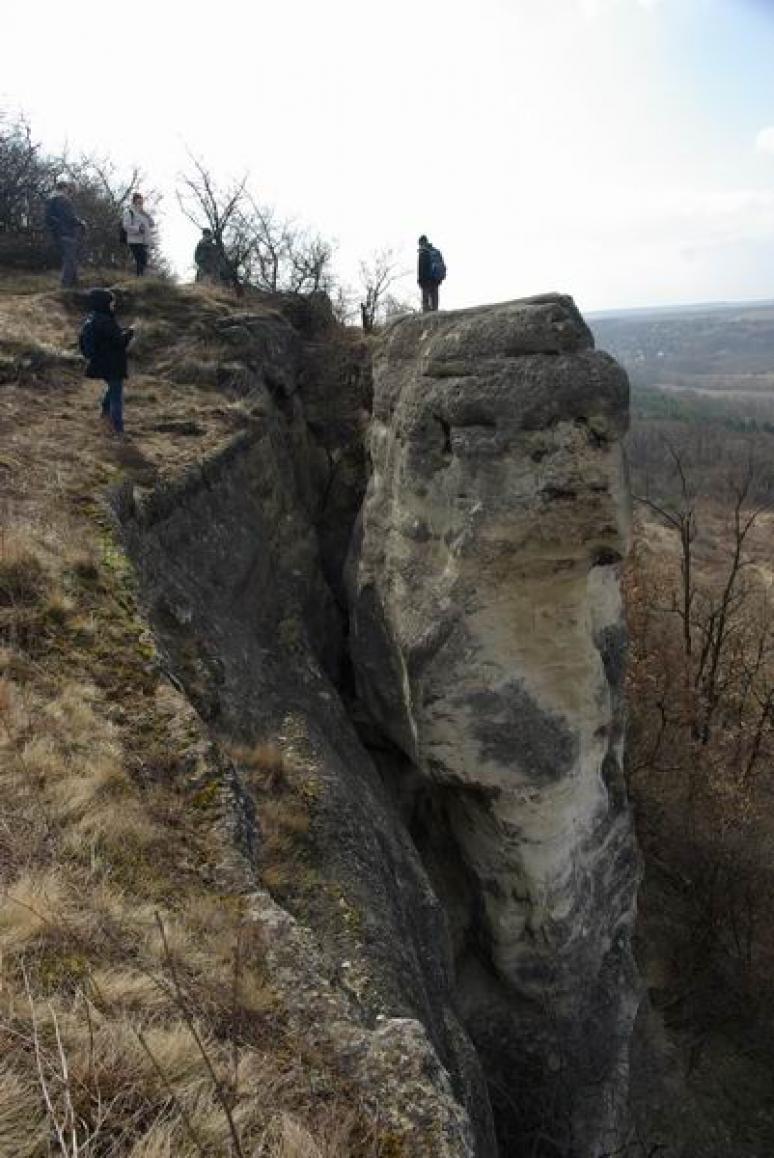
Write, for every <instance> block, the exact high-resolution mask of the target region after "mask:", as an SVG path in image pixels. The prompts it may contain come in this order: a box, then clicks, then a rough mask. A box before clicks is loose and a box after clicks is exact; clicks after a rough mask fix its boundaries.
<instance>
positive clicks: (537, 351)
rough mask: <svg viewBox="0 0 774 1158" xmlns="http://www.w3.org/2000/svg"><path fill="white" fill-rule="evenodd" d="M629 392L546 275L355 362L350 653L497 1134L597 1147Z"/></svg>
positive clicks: (625, 824)
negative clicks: (365, 440) (364, 393)
mask: <svg viewBox="0 0 774 1158" xmlns="http://www.w3.org/2000/svg"><path fill="white" fill-rule="evenodd" d="M627 406H628V383H627V379H626V375H625V373H624V372H623V370H622V369H621V368H620V367H619V366H618V365H617V364H616V363H615V362H614V361H613V359H612V358H610V357H609V356H608V355H606V354H604V353H600V352H597V351H595V350H594V349H593V339H592V336H591V334H590V332H589V330H588V328H587V327H586V325H585V323H584V322H583V320H582V318H581V317H580V315H579V313H578V311H577V310H576V308H575V306H574V304H573V303H572V301H571V299H569V298H566V297H560V296H558V295H550V296H545V297H540V298H532V299H527V300H524V301H517V302H512V303H508V304H504V305H500V306H492V307H486V308H481V309H474V310H467V311H463V312H459V313H444V314H436V315H423V316H413V317H407V318H403V319H401V320H399V321H398V322H396V323H395V324H393V326H392V327H391V328H390V330H389V331H388V333H387V334H386V336H385V338H384V341H383V343H382V346H381V348H380V351H379V353H378V354H377V357H376V361H375V366H374V415H373V422H372V427H371V433H370V451H371V457H372V474H371V478H370V482H369V487H368V492H367V496H366V500H365V504H364V508H363V512H362V526H361V528H360V540H359V542H358V543H357V544H356V545H355V548H354V550H353V555H352V559H351V564H350V584H351V588H352V590H351V599H352V616H351V622H352V638H351V652H352V659H353V663H354V668H355V673H356V679H357V685H358V691H359V695H360V698H361V700H362V702H363V704H364V705H365V707H366V709H367V713H368V715H369V717H370V721H371V724H372V725H376V726H377V728H378V731H379V732H380V733H381V736H382V741H381V746H382V748H384V749H385V750H386V749H389V747H390V745H392V746H394V749H393V751H392V754H390V752H389V751H385V752H384V754H383V757H382V760H381V764H382V769H383V775H384V776H385V778H386V779H387V782H388V783H389V782H390V780H391V779H392V783H393V787H394V789H395V792H396V796H397V798H398V799H399V800H400V801H401V803H402V805H403V808H404V812H405V814H406V818H407V822H408V824H409V827H410V830H411V831H412V833H413V835H414V837H415V840H416V841H417V843H418V845H419V847H420V851H421V852H422V853H423V856H424V859H425V863H426V865H427V867H428V870H429V872H430V875H431V878H432V879H433V882H434V886H435V888H436V891H437V892H438V894H439V896H440V898H441V900H442V902H443V903H444V905H445V908H446V911H447V914H448V916H449V919H450V922H451V927H452V933H453V939H454V949H455V956H456V976H457V1004H458V1008H459V1009H461V1011H462V1014H463V1020H464V1022H465V1024H466V1026H467V1029H468V1031H469V1032H470V1034H471V1036H472V1037H473V1040H474V1042H475V1044H476V1046H477V1047H478V1050H479V1053H480V1056H481V1057H482V1059H483V1061H484V1065H485V1068H486V1070H487V1073H488V1076H489V1079H490V1090H491V1092H492V1097H493V1102H494V1104H495V1108H496V1111H497V1116H498V1118H499V1123H500V1126H499V1132H500V1146H501V1153H504V1154H517V1153H527V1152H529V1153H539V1154H554V1153H556V1154H563V1155H567V1154H573V1155H578V1156H580V1158H591V1156H594V1155H598V1154H602V1153H604V1152H606V1151H607V1149H608V1147H610V1146H611V1144H614V1143H615V1139H616V1136H617V1132H618V1129H619V1125H620V1116H621V1110H622V1104H623V1100H624V1098H625V1089H626V1068H627V1048H628V1038H629V1033H630V1029H631V1024H632V1020H633V1017H634V1013H635V1010H636V1000H637V989H636V980H635V975H634V969H633V965H632V958H631V949H630V938H631V931H632V925H633V920H634V894H635V888H636V882H637V875H638V861H637V856H636V851H635V846H634V841H633V836H632V830H631V823H630V816H629V813H628V809H627V804H626V797H625V791H624V787H623V778H622V770H621V759H622V742H623V702H622V679H623V671H624V652H625V631H624V626H623V621H622V613H621V600H620V594H619V584H618V573H617V572H618V564H619V562H620V560H621V557H622V554H623V552H624V550H625V542H626V534H627V514H628V507H627V489H626V484H625V474H624V466H623V461H622V450H621V445H620V439H621V437H622V435H623V433H624V432H625V429H626V423H627V414H628V411H627ZM376 746H377V747H378V746H379V741H377V743H376ZM541 1138H542V1139H543V1140H542V1141H540V1139H541ZM527 1143H529V1145H530V1147H533V1146H534V1148H530V1149H529V1150H527V1149H523V1147H525V1146H526V1145H527Z"/></svg>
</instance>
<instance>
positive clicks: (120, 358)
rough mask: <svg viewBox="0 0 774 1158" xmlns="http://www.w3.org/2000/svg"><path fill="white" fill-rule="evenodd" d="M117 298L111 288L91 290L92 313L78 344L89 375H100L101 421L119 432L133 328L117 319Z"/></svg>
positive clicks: (121, 432)
mask: <svg viewBox="0 0 774 1158" xmlns="http://www.w3.org/2000/svg"><path fill="white" fill-rule="evenodd" d="M115 304H116V302H115V297H114V296H113V294H112V293H111V291H110V290H108V289H92V290H89V295H88V298H87V305H88V308H89V314H88V316H87V318H86V320H85V322H84V323H83V325H82V327H81V332H80V335H79V337H78V345H79V346H80V350H81V353H82V354H83V356H84V358H86V359H87V364H86V377H87V378H101V379H102V380H103V381H104V383H105V385H106V387H107V389H106V390H105V393H104V395H103V397H102V420H103V422H105V424H106V425H107V426H109V427H110V429H111V430H112V432H113V433H114V434H116V435H122V434H123V433H124V408H123V394H124V382H125V380H126V377H127V374H128V368H127V356H126V348H127V346H128V345H129V343H130V342H131V340H132V338H133V337H134V330H133V329H131V328H130V329H127V330H122V329H121V327H120V326H119V324H118V322H117V321H116V319H115V313H114V310H115Z"/></svg>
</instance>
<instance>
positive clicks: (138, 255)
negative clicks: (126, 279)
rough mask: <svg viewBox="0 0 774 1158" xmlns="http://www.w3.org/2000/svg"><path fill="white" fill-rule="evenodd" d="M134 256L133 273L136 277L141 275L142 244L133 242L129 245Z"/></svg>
mask: <svg viewBox="0 0 774 1158" xmlns="http://www.w3.org/2000/svg"><path fill="white" fill-rule="evenodd" d="M129 248H130V250H131V251H132V257H133V258H134V273H135V276H136V277H142V246H141V245H136V244H135V243H134V242H133V243H132V244H131V245H130V246H129Z"/></svg>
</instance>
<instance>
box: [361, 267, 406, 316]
mask: <svg viewBox="0 0 774 1158" xmlns="http://www.w3.org/2000/svg"><path fill="white" fill-rule="evenodd" d="M405 276H406V271H405V270H402V269H400V267H399V266H398V262H397V260H396V258H395V254H394V252H393V250H391V249H380V250H378V251H377V252H376V253H374V254H373V255H372V256H371V257H370V258H369V259H368V260H367V261H361V262H360V292H361V300H360V318H361V321H362V323H363V329H364V330H365V332H366V333H367V334H368V333H371V332H372V331H373V329H374V328H375V327H376V325H377V324H378V323H379V322H380V321H384V320H385V317H386V307H387V305H388V304H390V303H392V305H393V308H394V305H395V302H396V300H397V299H395V297H394V296H391V295H390V294H389V290H390V288H391V287H392V286H393V285H395V283H396V282H399V281H401V280H402V279H403V278H404V277H405ZM396 312H397V311H396Z"/></svg>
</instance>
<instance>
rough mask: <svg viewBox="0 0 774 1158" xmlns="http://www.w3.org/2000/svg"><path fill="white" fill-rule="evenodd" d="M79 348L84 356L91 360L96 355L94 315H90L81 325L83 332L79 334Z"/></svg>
mask: <svg viewBox="0 0 774 1158" xmlns="http://www.w3.org/2000/svg"><path fill="white" fill-rule="evenodd" d="M78 349H79V350H80V351H81V353H82V354H83V356H84V358H88V359H89V360H90V359H91V358H93V357H94V319H93V318H92V317H88V318H87V319H86V321H85V322H84V323H83V325H82V326H81V332H80V334H79V335H78Z"/></svg>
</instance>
